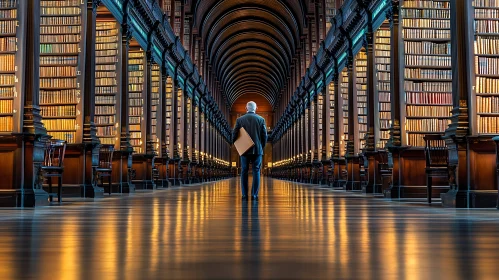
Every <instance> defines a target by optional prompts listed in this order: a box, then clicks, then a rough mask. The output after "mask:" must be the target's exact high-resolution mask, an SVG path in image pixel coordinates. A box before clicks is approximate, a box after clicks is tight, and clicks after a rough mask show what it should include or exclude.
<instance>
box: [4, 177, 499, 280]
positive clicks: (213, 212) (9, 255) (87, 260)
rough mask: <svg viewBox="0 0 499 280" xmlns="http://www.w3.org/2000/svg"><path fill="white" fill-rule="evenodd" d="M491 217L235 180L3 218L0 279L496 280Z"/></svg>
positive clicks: (496, 218)
mask: <svg viewBox="0 0 499 280" xmlns="http://www.w3.org/2000/svg"><path fill="white" fill-rule="evenodd" d="M498 259H499V213H498V212H497V211H496V210H493V209H487V210H456V209H443V208H440V207H428V206H425V205H423V204H422V203H405V202H389V201H386V200H383V199H380V198H373V197H365V196H363V195H361V194H352V193H345V192H343V191H332V190H329V189H324V188H318V187H314V186H310V185H300V184H295V183H290V182H286V181H279V180H272V179H262V190H261V193H260V200H259V201H258V202H252V201H249V202H242V201H241V199H240V190H239V183H238V179H231V180H225V181H220V182H215V183H208V184H202V185H196V186H189V187H187V186H186V187H176V188H171V189H168V190H158V191H155V192H141V193H138V194H135V195H131V196H113V197H111V198H104V199H101V200H98V201H92V200H88V199H87V200H79V199H73V200H71V199H70V198H68V199H66V202H65V203H64V204H63V205H61V206H50V207H43V208H37V209H34V210H33V209H0V279H82V280H83V279H204V278H206V279H497V278H496V276H497V275H498V272H499V265H497V260H498Z"/></svg>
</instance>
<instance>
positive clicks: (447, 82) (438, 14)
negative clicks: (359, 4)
mask: <svg viewBox="0 0 499 280" xmlns="http://www.w3.org/2000/svg"><path fill="white" fill-rule="evenodd" d="M402 18H403V20H402V27H403V30H402V36H403V39H404V51H405V57H404V59H405V68H404V89H405V122H404V123H405V131H406V133H405V134H406V143H407V145H409V146H414V147H423V146H424V140H423V137H424V135H425V134H434V133H435V134H438V133H443V132H444V131H445V129H447V127H448V125H449V123H450V120H449V117H450V116H451V111H452V68H451V66H452V63H451V46H450V45H451V43H450V2H449V0H441V1H440V0H434V1H427V0H418V1H409V0H408V1H404V4H403V7H402Z"/></svg>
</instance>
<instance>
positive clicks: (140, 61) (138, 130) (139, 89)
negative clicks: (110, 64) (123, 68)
mask: <svg viewBox="0 0 499 280" xmlns="http://www.w3.org/2000/svg"><path fill="white" fill-rule="evenodd" d="M128 58H129V59H128V74H129V77H128V81H129V84H128V92H129V103H130V108H129V125H130V127H129V129H130V143H131V144H132V146H133V151H134V152H135V153H139V154H142V153H144V147H143V146H144V145H143V140H142V134H143V133H142V128H143V125H142V123H143V122H142V121H143V115H144V106H143V105H144V96H143V89H144V63H145V55H144V51H143V50H142V49H134V50H130V52H129V53H128Z"/></svg>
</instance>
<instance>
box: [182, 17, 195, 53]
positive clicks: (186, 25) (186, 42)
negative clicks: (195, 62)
mask: <svg viewBox="0 0 499 280" xmlns="http://www.w3.org/2000/svg"><path fill="white" fill-rule="evenodd" d="M189 20H190V19H188V18H185V19H184V44H183V45H184V48H185V49H186V50H190V49H191V41H190V39H191V25H190V22H189ZM191 57H194V56H193V54H191Z"/></svg>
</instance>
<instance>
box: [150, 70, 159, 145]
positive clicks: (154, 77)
mask: <svg viewBox="0 0 499 280" xmlns="http://www.w3.org/2000/svg"><path fill="white" fill-rule="evenodd" d="M160 79H161V75H160V72H159V65H158V64H156V63H153V64H152V74H151V134H152V141H153V142H154V150H155V151H156V154H159V146H160V144H159V137H158V135H159V133H158V106H159V92H160V83H161V82H160Z"/></svg>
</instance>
